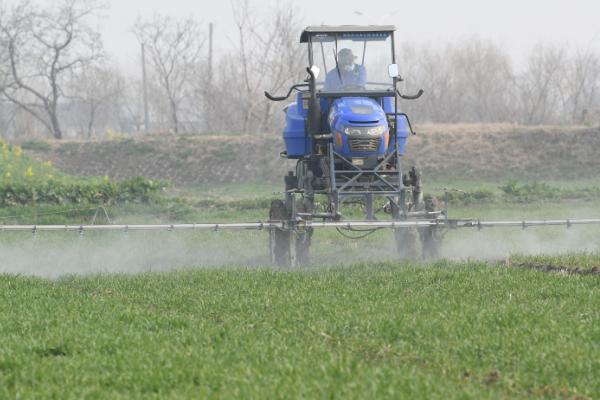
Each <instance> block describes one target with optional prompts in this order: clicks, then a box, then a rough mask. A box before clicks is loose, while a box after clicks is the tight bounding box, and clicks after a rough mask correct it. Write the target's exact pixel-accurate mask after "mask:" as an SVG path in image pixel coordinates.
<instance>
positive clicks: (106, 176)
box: [104, 175, 110, 183]
mask: <svg viewBox="0 0 600 400" xmlns="http://www.w3.org/2000/svg"><path fill="white" fill-rule="evenodd" d="M108 182H110V178H109V177H108V175H104V183H108Z"/></svg>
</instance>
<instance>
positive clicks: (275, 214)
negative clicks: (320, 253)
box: [269, 200, 313, 267]
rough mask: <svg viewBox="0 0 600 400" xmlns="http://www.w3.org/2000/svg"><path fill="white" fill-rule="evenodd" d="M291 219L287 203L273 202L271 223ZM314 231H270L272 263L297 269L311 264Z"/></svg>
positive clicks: (270, 211)
mask: <svg viewBox="0 0 600 400" xmlns="http://www.w3.org/2000/svg"><path fill="white" fill-rule="evenodd" d="M290 218H291V215H290V212H289V211H288V209H287V207H286V206H285V203H284V202H283V201H281V200H274V201H272V202H271V208H270V210H269V219H270V220H271V221H288V220H289V219H290ZM312 234H313V231H312V229H309V230H304V231H292V230H289V229H279V228H273V229H271V230H270V231H269V243H270V248H271V262H272V263H273V265H279V266H283V267H296V266H299V265H305V264H308V262H309V256H310V245H311V241H312Z"/></svg>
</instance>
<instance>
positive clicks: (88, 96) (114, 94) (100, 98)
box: [70, 65, 123, 139]
mask: <svg viewBox="0 0 600 400" xmlns="http://www.w3.org/2000/svg"><path fill="white" fill-rule="evenodd" d="M70 86H71V90H72V92H73V95H72V96H70V99H71V102H72V103H74V104H73V106H74V107H76V108H80V109H81V112H80V113H77V121H78V125H79V126H80V131H81V133H82V135H83V136H84V137H86V138H88V139H89V138H91V137H92V136H93V134H94V133H95V128H96V124H97V120H98V117H99V113H100V111H102V109H109V108H111V107H110V105H111V102H113V101H114V100H115V99H116V98H118V96H119V92H120V91H121V90H122V89H123V87H122V80H121V79H120V74H119V72H118V71H117V70H115V69H114V68H109V67H107V66H100V65H94V66H90V67H88V68H86V69H85V70H84V71H82V73H81V74H79V75H77V76H76V77H74V78H73V80H72V83H71V85H70Z"/></svg>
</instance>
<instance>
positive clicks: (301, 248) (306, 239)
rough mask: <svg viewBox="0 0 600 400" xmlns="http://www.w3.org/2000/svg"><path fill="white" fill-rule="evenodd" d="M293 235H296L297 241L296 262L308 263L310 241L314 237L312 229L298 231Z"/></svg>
mask: <svg viewBox="0 0 600 400" xmlns="http://www.w3.org/2000/svg"><path fill="white" fill-rule="evenodd" d="M292 235H294V236H295V242H296V262H297V264H298V265H306V264H308V261H309V257H310V243H311V239H312V230H310V231H303V232H296V233H293V234H292Z"/></svg>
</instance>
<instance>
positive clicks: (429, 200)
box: [419, 196, 443, 260]
mask: <svg viewBox="0 0 600 400" xmlns="http://www.w3.org/2000/svg"><path fill="white" fill-rule="evenodd" d="M424 202H425V210H427V211H428V212H435V211H439V210H440V202H439V200H438V199H437V198H435V197H433V196H426V197H425V199H424ZM419 233H420V236H421V246H422V250H423V259H425V260H435V259H438V258H440V257H441V255H442V241H443V234H442V230H441V229H440V228H438V227H434V226H432V227H428V228H424V229H421V230H420V232H419Z"/></svg>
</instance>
